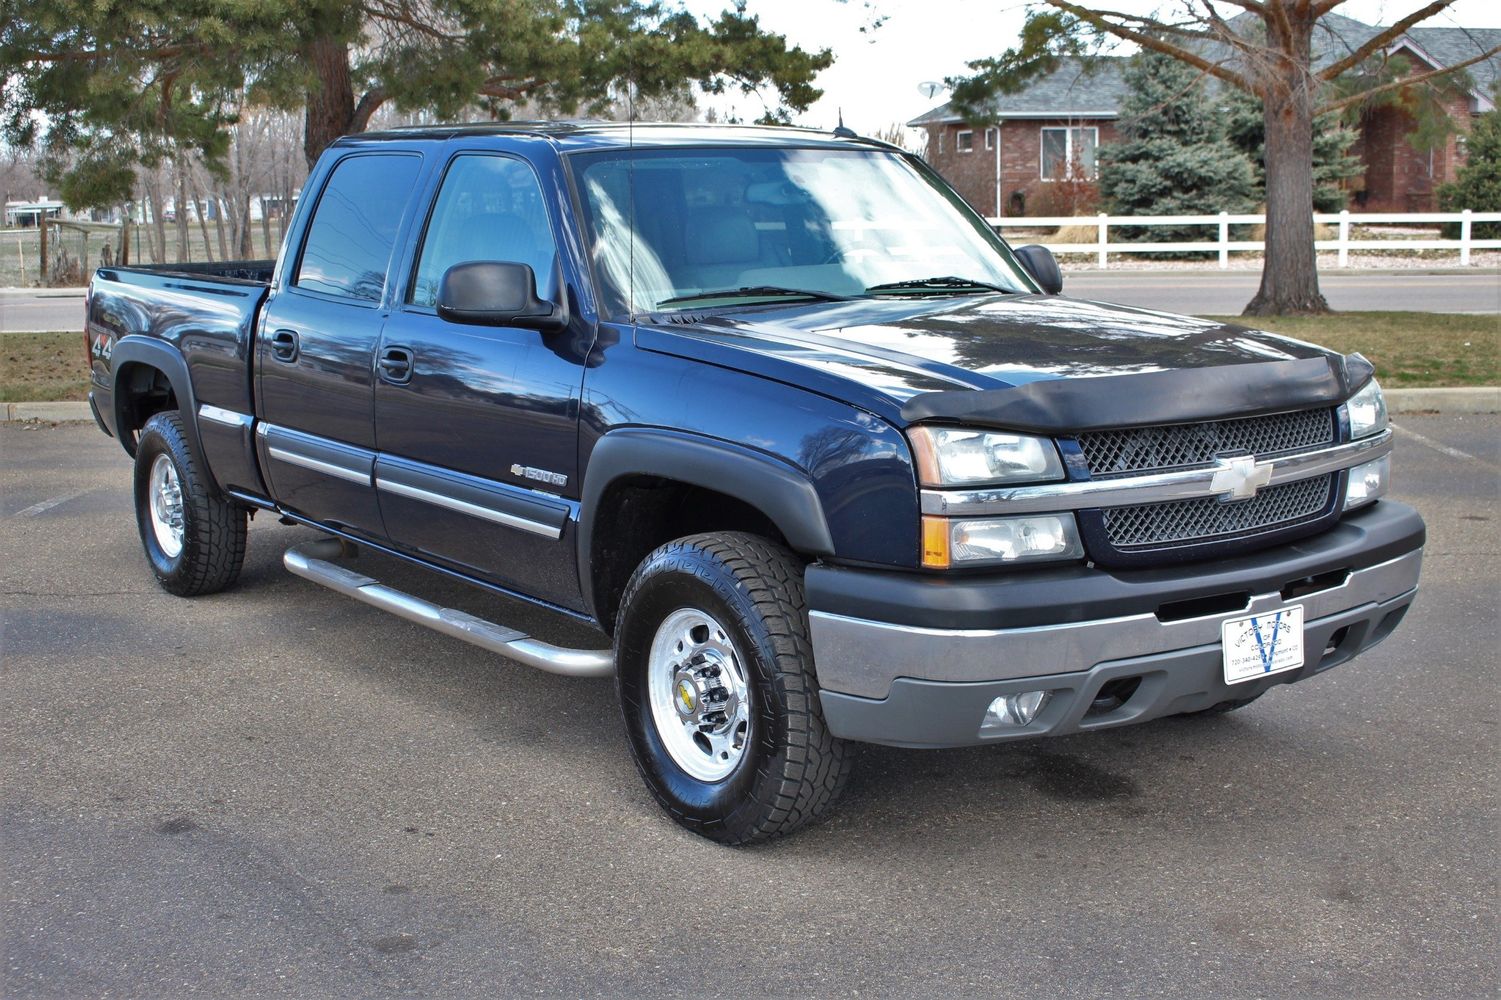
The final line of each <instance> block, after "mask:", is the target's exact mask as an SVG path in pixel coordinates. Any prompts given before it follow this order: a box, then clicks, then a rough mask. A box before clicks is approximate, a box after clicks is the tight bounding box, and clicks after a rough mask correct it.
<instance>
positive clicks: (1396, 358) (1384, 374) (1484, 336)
mask: <svg viewBox="0 0 1501 1000" xmlns="http://www.w3.org/2000/svg"><path fill="white" fill-rule="evenodd" d="M1207 318H1209V319H1215V320H1221V321H1223V322H1226V323H1237V324H1239V325H1242V326H1250V327H1255V328H1256V329H1259V330H1269V331H1271V332H1273V333H1282V334H1286V335H1288V336H1290V337H1296V338H1297V339H1299V340H1307V341H1311V342H1313V343H1315V344H1318V345H1320V346H1322V347H1328V348H1332V349H1334V350H1336V351H1342V352H1344V353H1346V354H1349V353H1351V352H1353V351H1359V352H1360V353H1361V354H1364V355H1365V356H1366V357H1367V358H1369V359H1370V361H1371V363H1372V364H1374V365H1375V366H1376V375H1377V377H1378V378H1380V379H1381V384H1382V385H1385V386H1387V387H1389V388H1394V387H1399V386H1400V387H1405V388H1425V387H1437V386H1471V385H1501V316H1496V315H1494V314H1492V315H1475V316H1471V315H1464V314H1458V313H1420V312H1345V313H1332V314H1330V315H1328V316H1257V317H1243V316H1210V317H1207Z"/></svg>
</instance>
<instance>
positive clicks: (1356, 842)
mask: <svg viewBox="0 0 1501 1000" xmlns="http://www.w3.org/2000/svg"><path fill="white" fill-rule="evenodd" d="M1070 280H1071V281H1072V278H1071V279H1070ZM1093 280H1094V279H1093V278H1091V279H1087V281H1086V280H1081V281H1079V282H1077V283H1076V284H1075V285H1074V288H1073V290H1074V291H1075V292H1076V293H1081V294H1082V292H1081V289H1080V287H1079V286H1081V285H1085V284H1087V283H1088V282H1089V281H1093ZM1121 280H1125V281H1135V280H1142V279H1134V278H1131V277H1130V276H1128V275H1122V276H1121ZM1152 280H1153V281H1166V280H1168V279H1163V278H1153V279H1152ZM1172 280H1174V281H1175V282H1176V281H1181V279H1172ZM1359 280H1361V281H1369V280H1370V279H1359ZM1382 280H1384V281H1385V282H1386V283H1387V284H1389V285H1390V284H1395V283H1396V282H1395V279H1390V278H1387V279H1382ZM1422 280H1424V281H1435V282H1450V283H1452V282H1460V283H1469V284H1468V286H1467V287H1469V289H1470V290H1469V291H1464V290H1463V289H1460V288H1456V287H1447V290H1446V291H1445V292H1444V293H1443V295H1442V297H1443V298H1445V299H1446V300H1447V301H1448V304H1449V305H1451V306H1452V307H1453V308H1459V307H1460V306H1461V305H1464V304H1470V305H1473V304H1474V302H1475V301H1477V299H1481V298H1484V295H1485V294H1487V293H1486V292H1485V287H1486V286H1487V283H1489V285H1488V287H1489V289H1490V292H1489V294H1490V295H1491V299H1490V300H1489V301H1491V302H1492V303H1494V301H1495V298H1494V296H1495V282H1496V277H1495V276H1494V275H1490V276H1478V275H1477V276H1475V278H1474V280H1473V281H1472V280H1471V279H1470V278H1464V279H1457V278H1448V277H1445V278H1425V279H1422ZM1185 284H1187V283H1185ZM1337 284H1338V283H1336V282H1331V283H1330V285H1326V288H1330V286H1331V285H1337ZM1379 284H1380V283H1379V282H1377V283H1376V284H1373V285H1370V287H1369V290H1370V291H1371V292H1372V294H1374V293H1375V292H1377V291H1380V287H1379ZM1089 294H1091V295H1094V294H1102V293H1097V292H1096V291H1095V290H1094V288H1093V287H1091V288H1090V292H1089ZM1349 294H1352V295H1354V294H1358V293H1357V292H1355V291H1354V290H1353V286H1352V291H1351V292H1350V293H1349ZM1391 294H1392V296H1393V298H1392V299H1390V300H1389V301H1394V302H1399V303H1400V306H1401V307H1402V308H1410V309H1420V308H1431V307H1432V303H1431V302H1428V301H1426V300H1425V301H1418V300H1417V299H1416V296H1417V293H1415V292H1414V291H1412V290H1411V289H1405V290H1401V291H1393V292H1392V293H1391ZM1466 295H1469V296H1471V298H1470V299H1468V300H1467V299H1465V298H1464V296H1466ZM1102 297H1110V296H1109V295H1104V294H1102ZM1232 298H1233V299H1234V302H1232V303H1230V305H1233V306H1235V308H1238V305H1235V303H1238V302H1239V301H1240V293H1239V292H1236V293H1235V294H1234V296H1232ZM1156 304H1158V305H1163V306H1166V307H1168V308H1181V306H1178V305H1175V304H1172V303H1164V302H1162V301H1161V300H1160V299H1159V300H1158V301H1157V303H1156ZM1340 304H1341V303H1339V302H1336V305H1340ZM77 306H78V302H77V301H76V300H75V301H74V303H73V308H75V309H76V308H77ZM1362 307H1363V308H1380V306H1376V305H1373V304H1372V303H1371V302H1364V303H1363V304H1362ZM1195 308H1198V307H1195ZM1215 308H1224V307H1220V306H1216V307H1215ZM1230 311H1234V309H1231V310H1230ZM11 315H12V314H11V312H10V309H9V307H7V313H6V317H7V318H6V323H7V324H8V325H9V324H10V323H11V322H12V319H11ZM28 322H32V323H33V325H34V321H28ZM1400 426H1401V429H1400V430H1399V432H1398V440H1397V449H1396V454H1395V482H1396V489H1397V497H1398V499H1402V500H1405V501H1406V502H1409V503H1413V504H1415V505H1416V506H1418V507H1419V508H1420V509H1421V510H1422V512H1423V513H1424V515H1425V516H1426V518H1427V519H1428V525H1429V544H1428V551H1427V557H1426V561H1425V568H1424V585H1423V586H1424V589H1423V592H1422V593H1421V594H1420V596H1419V598H1418V601H1417V603H1416V605H1415V606H1414V609H1413V611H1412V613H1411V614H1410V615H1409V616H1408V618H1407V620H1406V622H1405V624H1404V625H1403V626H1402V627H1401V628H1400V629H1398V631H1397V632H1396V634H1395V635H1394V636H1393V637H1392V638H1391V639H1390V640H1388V641H1387V642H1386V643H1385V644H1384V645H1382V646H1380V647H1379V648H1377V649H1376V650H1374V651H1372V652H1371V653H1369V654H1367V655H1366V656H1364V657H1363V658H1360V659H1357V660H1356V661H1354V662H1352V663H1350V664H1347V665H1344V666H1341V667H1338V668H1337V669H1335V670H1332V671H1330V672H1329V673H1328V674H1325V675H1321V676H1320V677H1317V678H1314V679H1312V680H1309V681H1308V682H1306V683H1304V684H1299V685H1296V686H1294V687H1282V688H1276V689H1274V690H1273V691H1272V692H1271V693H1270V694H1268V696H1267V697H1266V698H1264V699H1263V700H1262V701H1260V702H1258V703H1256V704H1255V705H1253V706H1251V707H1249V708H1247V709H1246V710H1244V711H1242V712H1239V713H1235V714H1232V715H1226V716H1219V717H1208V718H1198V719H1187V718H1178V719H1167V720H1162V721H1159V722H1156V723H1152V724H1149V725H1146V726H1141V727H1136V728H1127V729H1122V730H1113V731H1107V732H1103V733H1098V734H1093V735H1087V736H1078V737H1070V738H1065V739H1058V740H1054V741H1049V742H1040V743H1035V744H1029V745H1010V746H998V747H986V748H980V749H969V750H953V751H938V752H920V751H905V750H896V749H889V748H884V747H874V746H869V747H861V748H858V750H857V754H856V756H857V761H856V773H855V777H854V779H853V781H852V783H851V787H850V788H849V791H848V793H847V794H846V796H845V798H844V800H843V802H842V804H841V807H840V808H839V809H838V810H837V811H836V812H835V814H834V815H833V817H832V818H831V819H830V820H829V821H827V822H825V823H823V824H821V825H818V826H815V827H813V828H811V829H809V830H807V831H805V832H803V833H802V834H800V835H798V836H795V837H793V838H791V839H789V840H786V841H782V842H777V843H772V844H769V845H764V846H761V847H757V848H753V849H743V850H733V849H726V848H721V847H717V846H715V845H713V844H710V843H708V842H706V841H703V840H700V839H697V838H695V837H693V836H691V835H689V834H687V833H685V832H684V831H682V830H680V829H679V828H677V827H676V826H674V825H673V824H672V823H671V822H670V821H669V820H667V819H666V818H665V817H664V816H663V815H661V813H660V812H659V810H658V808H657V806H656V805H655V803H654V802H653V801H652V800H651V798H650V796H649V795H648V793H647V792H646V790H645V788H644V787H643V785H642V783H641V781H640V779H639V778H638V776H637V774H636V772H635V768H634V767H633V765H632V763H631V760H630V757H629V755H628V753H627V750H626V745H625V739H624V735H623V732H622V727H621V722H620V718H619V713H618V710H617V708H616V704H615V697H614V691H613V688H612V686H611V684H610V683H608V682H604V681H580V680H569V679H564V678H561V677H556V676H552V675H548V674H543V673H538V672H533V671H528V670H526V669H525V668H521V667H518V666H516V665H514V664H510V663H507V662H506V661H504V660H501V659H499V658H496V657H494V656H490V655H487V654H485V653H483V652H481V651H480V650H478V649H476V648H474V647H471V646H467V645H464V644H462V643H459V642H457V641H453V640H449V639H446V638H442V637H439V636H436V635H434V634H433V633H431V632H428V631H426V630H424V629H422V628H419V627H418V626H415V625H412V624H410V623H407V622H405V621H402V620H400V619H397V618H395V617H391V616H388V615H383V614H381V613H380V612H378V611H375V610H373V609H371V608H369V607H366V606H364V605H361V604H358V603H355V602H353V601H350V600H347V599H345V598H341V597H339V596H337V595H336V594H333V593H331V592H329V591H327V590H323V589H320V588H318V587H316V586H314V585H313V584H310V583H308V582H306V581H303V580H300V579H298V578H295V577H293V576H291V575H289V574H288V573H286V572H285V571H284V570H283V569H282V567H281V563H280V558H281V553H282V551H283V550H284V549H285V548H286V547H287V546H288V545H291V544H294V543H296V542H298V541H303V540H306V539H309V538H312V537H315V536H314V533H313V532H312V531H310V530H308V529H305V528H293V527H284V526H281V525H278V524H277V523H276V521H275V520H274V519H272V518H270V517H267V516H266V515H264V514H262V515H261V516H259V517H258V518H257V519H256V521H255V522H254V524H253V526H252V528H251V532H250V553H249V556H248V558H247V563H246V567H245V572H244V573H243V575H242V577H241V578H240V582H239V584H238V586H237V587H235V588H234V589H232V590H231V591H229V592H226V593H224V594H220V595H216V596H213V597H208V598H201V599H197V600H193V601H185V600H181V599H178V598H173V597H170V596H168V595H166V594H165V593H163V592H162V591H161V590H159V589H158V588H157V587H156V585H155V583H154V581H153V580H152V578H151V576H150V573H149V571H148V570H147V567H146V564H145V561H144V557H143V556H142V553H141V551H140V544H139V541H138V539H137V537H136V529H135V523H134V518H133V514H132V511H131V502H130V492H131V488H130V482H131V468H130V463H129V460H128V459H127V458H126V456H125V455H124V454H123V453H122V452H121V450H120V448H119V445H118V444H117V443H115V442H113V441H110V440H108V439H106V438H105V437H104V436H103V435H102V434H100V433H99V431H98V430H97V429H96V428H95V427H94V426H93V425H92V424H65V425H60V426H53V427H46V426H41V427H37V426H26V425H16V424H6V425H0V455H3V459H0V590H3V591H4V594H5V597H4V605H3V607H4V622H3V633H0V645H3V656H4V666H3V670H0V837H3V844H4V857H5V863H4V880H5V892H4V897H3V901H0V935H3V958H4V966H3V973H0V994H3V995H4V996H5V997H7V998H22V997H86V996H105V995H107V996H111V997H143V998H147V997H149V998H164V1000H165V998H175V997H182V996H188V995H203V996H212V997H271V996H279V997H286V996H296V997H377V996H412V997H423V998H433V997H448V996H475V997H480V996H484V997H495V996H515V995H523V994H524V995H547V996H552V995H568V996H585V995H587V996H596V995H609V996H640V997H656V996H661V997H677V996H705V995H715V996H722V995H726V994H733V995H735V996H744V997H759V996H855V995H857V994H858V995H860V996H864V997H870V996H911V997H935V996H953V997H962V996H1000V995H1007V996H1028V997H1105V996H1113V997H1147V996H1184V997H1208V996H1215V997H1245V998H1251V997H1269V998H1271V997H1286V998H1306V997H1357V996H1366V997H1382V998H1387V997H1392V998H1398V997H1420V996H1426V997H1466V996H1480V995H1491V994H1492V992H1493V991H1494V989H1495V985H1496V983H1497V981H1498V974H1501V962H1498V956H1501V947H1498V945H1501V940H1498V923H1497V910H1498V905H1497V900H1498V893H1497V890H1498V884H1497V877H1498V876H1497V873H1498V871H1501V865H1498V861H1501V858H1498V853H1501V852H1498V844H1501V837H1498V832H1501V825H1498V810H1497V790H1498V781H1497V778H1498V760H1501V758H1498V754H1497V738H1496V737H1497V734H1496V721H1497V716H1498V707H1501V706H1498V692H1501V687H1498V684H1497V673H1496V671H1497V654H1496V651H1497V649H1498V648H1501V634H1498V607H1497V594H1498V593H1501V559H1498V556H1501V535H1498V531H1497V527H1498V525H1501V499H1498V482H1501V480H1498V476H1501V433H1498V431H1501V418H1498V417H1495V416H1486V417H1403V418H1401V425H1400ZM360 568H361V570H362V571H364V572H367V573H370V574H371V575H373V576H377V577H380V578H382V579H383V580H384V581H385V582H389V583H392V584H394V585H396V586H400V587H402V588H403V589H408V590H413V591H417V592H420V593H422V594H423V595H425V596H441V597H442V598H444V599H445V600H448V601H450V602H453V603H455V604H456V605H457V606H460V607H468V608H470V609H471V610H475V611H486V612H487V613H488V615H489V616H490V617H497V618H500V619H501V620H502V621H506V622H507V623H508V624H517V625H518V627H522V628H532V627H535V628H538V629H539V630H541V629H546V628H547V625H546V623H544V622H538V621H536V620H535V619H536V616H534V615H530V614H519V613H513V612H510V611H506V610H503V609H497V608H496V602H495V599H491V598H488V597H485V596H483V595H481V596H478V597H476V596H475V595H474V594H472V593H467V594H466V593H464V592H460V591H456V590H454V589H453V588H452V587H450V586H449V585H447V584H444V583H441V582H438V581H436V580H434V579H432V578H429V575H428V574H426V573H425V572H424V571H421V570H417V569H413V568H408V567H404V566H397V565H394V564H392V563H391V562H389V561H387V560H383V559H381V558H378V557H372V556H370V555H364V556H361V567H360ZM540 634H541V635H543V637H545V638H549V639H552V640H554V641H564V642H567V641H575V642H583V641H587V639H588V637H587V636H579V635H578V634H577V630H572V629H558V628H552V629H551V630H550V631H542V632H541V633H540Z"/></svg>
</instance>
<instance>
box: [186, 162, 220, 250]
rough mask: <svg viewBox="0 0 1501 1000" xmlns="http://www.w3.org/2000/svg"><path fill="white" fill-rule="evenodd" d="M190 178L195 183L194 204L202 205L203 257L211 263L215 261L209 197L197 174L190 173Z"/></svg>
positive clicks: (200, 215)
mask: <svg viewBox="0 0 1501 1000" xmlns="http://www.w3.org/2000/svg"><path fill="white" fill-rule="evenodd" d="M188 180H189V182H190V183H192V185H193V205H194V206H195V207H196V206H201V207H200V208H199V211H198V232H199V233H200V234H201V235H202V236H203V257H204V259H205V260H207V261H208V262H209V263H210V264H212V263H213V262H214V248H213V245H212V244H210V243H209V240H208V218H207V217H206V216H207V211H208V199H207V198H205V197H204V196H203V188H202V187H201V186H200V185H199V183H198V178H197V176H195V175H193V174H189V175H188Z"/></svg>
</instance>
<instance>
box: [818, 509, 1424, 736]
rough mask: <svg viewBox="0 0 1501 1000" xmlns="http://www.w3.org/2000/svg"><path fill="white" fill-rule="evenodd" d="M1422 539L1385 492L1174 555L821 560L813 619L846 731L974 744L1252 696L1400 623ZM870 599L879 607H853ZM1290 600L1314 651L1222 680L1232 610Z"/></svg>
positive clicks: (837, 726) (833, 716)
mask: <svg viewBox="0 0 1501 1000" xmlns="http://www.w3.org/2000/svg"><path fill="white" fill-rule="evenodd" d="M1423 542H1424V528H1423V521H1422V518H1421V517H1419V516H1418V514H1417V512H1416V511H1414V510H1413V509H1412V508H1410V507H1407V506H1405V505H1403V504H1399V503H1395V502H1392V501H1383V502H1380V503H1377V504H1375V505H1373V506H1372V507H1370V508H1367V509H1366V510H1363V511H1359V512H1357V513H1355V514H1352V515H1350V516H1348V517H1346V518H1345V519H1344V520H1343V521H1341V522H1340V523H1339V524H1338V525H1337V526H1336V527H1335V528H1333V529H1332V530H1330V531H1328V532H1326V533H1325V534H1322V535H1319V536H1317V537H1315V538H1309V539H1304V540H1303V541H1300V542H1296V543H1293V544H1289V545H1284V546H1279V547H1277V548H1273V549H1268V550H1264V551H1262V552H1257V553H1254V554H1252V555H1248V556H1243V557H1239V558H1236V559H1231V560H1224V561H1221V562H1217V563H1200V564H1192V565H1188V566H1183V567H1177V568H1169V569H1154V570H1139V571H1129V572H1118V573H1109V572H1105V571H1102V570H1098V569H1089V568H1085V567H1078V566H1076V567H1070V568H1068V569H1064V570H1048V571H1043V572H1038V573H1014V574H1010V575H1007V576H1004V577H984V578H978V579H968V580H966V579H964V578H943V577H929V576H917V575H911V574H909V575H901V574H892V573H879V572H870V571H855V570H844V569H835V568H830V567H814V568H811V569H810V570H809V574H808V594H809V605H810V607H811V608H812V609H813V610H812V611H811V613H810V615H809V618H810V623H811V626H812V634H813V650H814V661H815V663H817V665H818V678H819V685H820V687H821V689H822V692H821V699H822V703H823V710H824V718H825V720H826V722H827V723H828V725H829V728H830V731H831V732H832V733H833V734H834V735H836V736H840V737H842V738H845V739H853V740H862V741H865V742H871V743H887V744H893V745H898V746H924V747H939V746H964V745H971V744H978V743H988V742H993V741H996V740H1006V739H1023V738H1030V737H1036V736H1048V735H1060V734H1064V733H1072V732H1080V731H1085V730H1091V729H1103V728H1109V727H1113V726H1119V725H1126V724H1130V723H1135V722H1144V721H1146V720H1148V719H1153V718H1157V717H1159V716H1163V715H1172V714H1177V713H1180V712H1192V711H1197V710H1198V709H1202V708H1209V707H1210V706H1212V705H1215V704H1217V703H1219V702H1222V701H1226V700H1230V699H1237V698H1249V697H1251V696H1253V695H1255V694H1258V693H1260V692H1261V691H1264V690H1266V689H1267V688H1268V687H1271V686H1272V685H1274V684H1285V683H1292V682H1295V681H1299V680H1302V679H1304V678H1306V677H1311V676H1313V675H1314V674H1316V673H1319V672H1321V671H1324V670H1327V669H1329V668H1330V667H1333V666H1335V665H1336V664H1339V663H1343V662H1344V661H1346V660H1348V659H1350V658H1351V657H1353V656H1355V655H1356V654H1357V653H1359V652H1361V651H1363V650H1365V649H1368V648H1370V647H1371V646H1374V645H1375V644H1376V643H1378V642H1380V641H1381V640H1382V639H1384V638H1386V636H1387V635H1389V634H1390V633H1391V631H1392V630H1393V629H1394V628H1396V626H1397V624H1398V623H1399V622H1400V621H1401V619H1402V616H1403V615H1404V614H1405V613H1406V611H1407V608H1408V606H1409V605H1410V604H1411V603H1412V601H1413V598H1414V597H1415V596H1416V592H1417V584H1418V575H1419V571H1420V568H1421V564H1422V549H1423ZM862 604H863V605H865V606H867V607H870V608H873V609H875V611H876V612H878V613H879V614H878V616H877V617H867V616H863V615H860V614H857V613H854V612H855V611H856V609H857V608H859V607H860V606H861V605H862ZM1291 604H1300V605H1302V606H1303V608H1304V645H1305V648H1306V649H1307V651H1308V655H1307V660H1306V662H1305V663H1304V665H1303V666H1302V667H1301V668H1299V669H1296V670H1290V671H1287V672H1284V673H1280V674H1273V675H1271V676H1269V677H1268V678H1266V679H1264V680H1257V681H1250V682H1245V683H1241V684H1236V685H1234V686H1229V685H1226V684H1225V682H1224V676H1223V671H1222V667H1221V651H1220V625H1221V623H1222V622H1224V621H1225V620H1226V619H1229V618H1238V617H1243V616H1245V615H1248V614H1261V613H1266V612H1272V611H1276V610H1277V609H1279V608H1282V607H1286V606H1288V605H1291ZM1130 678H1137V679H1139V683H1137V684H1136V686H1135V688H1134V690H1133V691H1131V692H1130V694H1129V697H1126V698H1125V699H1124V701H1123V702H1120V703H1118V704H1117V703H1116V702H1117V701H1119V699H1116V698H1110V697H1101V688H1103V687H1105V685H1107V684H1109V683H1110V682H1112V681H1116V680H1127V679H1130ZM1121 688H1122V685H1119V684H1117V685H1113V686H1112V688H1111V690H1112V691H1119V690H1120V689H1121ZM1037 690H1048V691H1051V692H1053V694H1052V697H1051V698H1050V699H1049V701H1048V704H1047V705H1046V706H1045V707H1044V709H1043V711H1042V712H1041V713H1040V714H1039V716H1038V718H1037V719H1035V720H1034V721H1033V722H1032V724H1031V725H1029V726H1026V727H1023V728H1021V729H1015V730H1007V731H1000V732H990V731H987V732H986V733H984V734H982V733H981V732H980V723H981V721H982V719H983V718H984V715H985V710H986V708H987V706H988V705H989V704H990V702H991V701H992V700H993V699H994V698H996V697H997V696H998V695H1002V694H1008V693H1017V692H1021V691H1037ZM1107 693H1108V692H1107Z"/></svg>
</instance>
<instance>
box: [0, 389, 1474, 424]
mask: <svg viewBox="0 0 1501 1000" xmlns="http://www.w3.org/2000/svg"><path fill="white" fill-rule="evenodd" d="M0 406H3V407H4V408H3V410H0V421H7V422H9V421H24V420H40V421H47V422H51V423H64V422H67V421H73V420H88V421H92V420H93V419H94V415H93V414H92V413H90V412H89V404H88V403H4V404H0ZM1386 408H1387V410H1389V411H1390V412H1392V413H1394V414H1402V413H1439V414H1443V415H1446V416H1448V415H1452V414H1456V413H1501V386H1495V385H1487V386H1476V387H1474V388H1463V389H1387V390H1386Z"/></svg>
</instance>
